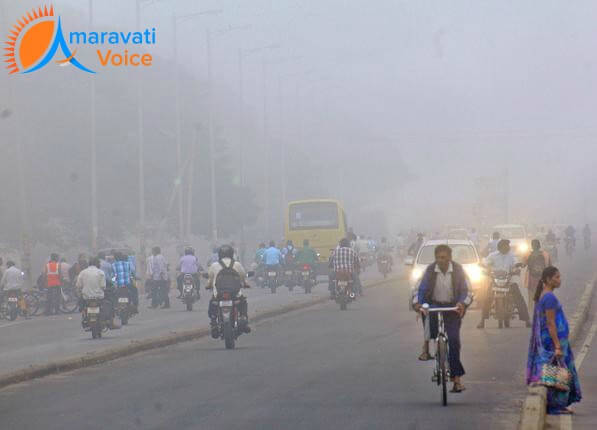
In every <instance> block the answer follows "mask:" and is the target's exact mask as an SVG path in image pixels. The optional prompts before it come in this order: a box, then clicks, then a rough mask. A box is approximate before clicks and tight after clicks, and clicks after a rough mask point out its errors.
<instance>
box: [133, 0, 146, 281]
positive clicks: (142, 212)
mask: <svg viewBox="0 0 597 430" xmlns="http://www.w3.org/2000/svg"><path fill="white" fill-rule="evenodd" d="M135 12H136V13H135V15H136V16H135V21H136V27H137V29H138V28H139V26H140V25H141V0H137V1H136V10H135ZM137 133H138V136H137V137H138V139H139V150H138V156H139V159H138V163H139V254H140V255H139V263H140V269H141V270H137V274H140V275H141V278H142V280H143V281H144V280H145V168H144V163H145V155H144V146H145V140H144V136H143V87H142V81H141V77H140V76H138V77H137ZM139 272H140V273H139Z"/></svg>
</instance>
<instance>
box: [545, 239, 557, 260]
mask: <svg viewBox="0 0 597 430" xmlns="http://www.w3.org/2000/svg"><path fill="white" fill-rule="evenodd" d="M545 250H546V251H547V253H548V254H549V258H550V260H551V262H552V264H556V263H557V262H558V245H557V243H555V242H548V243H546V246H545Z"/></svg>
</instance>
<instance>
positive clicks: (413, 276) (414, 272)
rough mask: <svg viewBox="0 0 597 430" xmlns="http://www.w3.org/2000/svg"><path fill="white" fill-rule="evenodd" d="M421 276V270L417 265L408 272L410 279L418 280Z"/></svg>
mask: <svg viewBox="0 0 597 430" xmlns="http://www.w3.org/2000/svg"><path fill="white" fill-rule="evenodd" d="M421 276H423V270H421V269H419V268H418V267H415V268H414V269H413V270H412V272H410V279H411V280H412V281H418V280H419V279H420V278H421Z"/></svg>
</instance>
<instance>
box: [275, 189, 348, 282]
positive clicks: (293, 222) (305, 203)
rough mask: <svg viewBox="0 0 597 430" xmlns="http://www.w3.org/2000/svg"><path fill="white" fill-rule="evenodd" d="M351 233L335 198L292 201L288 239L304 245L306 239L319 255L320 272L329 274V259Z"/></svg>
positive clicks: (290, 204) (317, 268) (288, 222)
mask: <svg viewBox="0 0 597 430" xmlns="http://www.w3.org/2000/svg"><path fill="white" fill-rule="evenodd" d="M347 232H348V227H347V220H346V213H345V212H344V208H343V207H342V204H341V203H340V202H339V201H338V200H333V199H313V200H299V201H292V202H289V203H288V209H287V210H286V219H285V223H284V237H285V240H292V241H293V243H295V244H297V245H300V244H302V243H303V241H304V240H305V239H308V240H309V244H310V246H311V247H312V248H313V249H314V250H315V251H316V252H317V254H318V255H319V264H318V265H317V266H318V267H316V268H314V269H315V272H316V273H318V274H327V273H328V259H329V257H330V252H331V250H333V249H335V248H336V246H337V245H338V242H340V239H343V238H345V237H346V234H347Z"/></svg>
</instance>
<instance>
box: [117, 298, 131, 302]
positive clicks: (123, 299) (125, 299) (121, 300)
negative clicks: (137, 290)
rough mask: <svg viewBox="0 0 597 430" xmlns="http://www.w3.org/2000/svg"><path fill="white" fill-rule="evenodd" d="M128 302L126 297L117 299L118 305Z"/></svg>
mask: <svg viewBox="0 0 597 430" xmlns="http://www.w3.org/2000/svg"><path fill="white" fill-rule="evenodd" d="M128 302H129V299H127V298H126V297H120V298H119V299H118V303H128Z"/></svg>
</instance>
